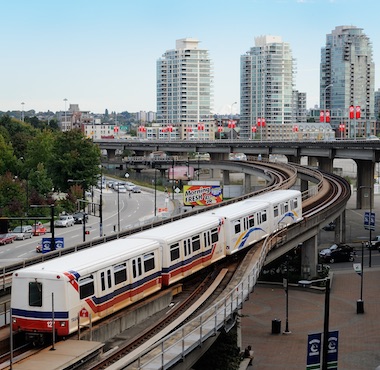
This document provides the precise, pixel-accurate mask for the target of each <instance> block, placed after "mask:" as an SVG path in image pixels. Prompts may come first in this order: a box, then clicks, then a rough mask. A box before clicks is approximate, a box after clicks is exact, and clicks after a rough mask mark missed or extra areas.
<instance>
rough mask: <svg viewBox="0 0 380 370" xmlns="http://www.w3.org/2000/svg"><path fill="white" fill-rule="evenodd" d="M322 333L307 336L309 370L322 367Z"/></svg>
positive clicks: (307, 363)
mask: <svg viewBox="0 0 380 370" xmlns="http://www.w3.org/2000/svg"><path fill="white" fill-rule="evenodd" d="M321 337H322V335H321V333H314V334H309V335H308V338H307V362H306V365H307V366H306V369H307V370H313V369H314V370H315V369H320V367H321V343H322V340H321Z"/></svg>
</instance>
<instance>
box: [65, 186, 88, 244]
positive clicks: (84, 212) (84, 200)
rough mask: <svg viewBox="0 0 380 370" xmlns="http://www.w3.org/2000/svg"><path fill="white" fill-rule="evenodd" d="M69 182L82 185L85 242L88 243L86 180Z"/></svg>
mask: <svg viewBox="0 0 380 370" xmlns="http://www.w3.org/2000/svg"><path fill="white" fill-rule="evenodd" d="M67 182H72V183H75V182H79V183H82V192H83V195H82V196H83V200H82V201H83V242H85V241H86V188H85V186H84V184H85V182H86V180H73V179H68V180H67Z"/></svg>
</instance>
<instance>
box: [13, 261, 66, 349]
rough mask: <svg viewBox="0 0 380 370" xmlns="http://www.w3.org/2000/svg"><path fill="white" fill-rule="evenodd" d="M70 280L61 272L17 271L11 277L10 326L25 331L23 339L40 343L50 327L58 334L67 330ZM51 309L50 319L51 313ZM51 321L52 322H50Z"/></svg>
mask: <svg viewBox="0 0 380 370" xmlns="http://www.w3.org/2000/svg"><path fill="white" fill-rule="evenodd" d="M69 281H70V279H69V278H68V277H67V276H65V275H64V274H62V273H55V272H51V271H44V270H43V269H41V270H40V271H34V272H33V274H30V271H28V269H24V270H20V271H17V272H15V273H14V274H13V280H12V296H11V309H12V329H13V330H14V331H22V332H25V334H26V340H27V341H28V342H33V343H35V344H43V343H44V341H45V337H46V336H47V335H52V333H53V328H55V332H56V333H57V334H58V335H59V336H62V337H64V336H67V335H68V334H69V331H70V327H69V326H70V318H69V302H70V299H69V298H68V295H70V289H68V285H69ZM53 312H54V320H53V314H52V313H53ZM53 321H54V324H53Z"/></svg>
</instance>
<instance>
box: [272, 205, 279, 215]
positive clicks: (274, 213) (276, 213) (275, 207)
mask: <svg viewBox="0 0 380 370" xmlns="http://www.w3.org/2000/svg"><path fill="white" fill-rule="evenodd" d="M273 216H274V217H277V216H278V206H274V208H273Z"/></svg>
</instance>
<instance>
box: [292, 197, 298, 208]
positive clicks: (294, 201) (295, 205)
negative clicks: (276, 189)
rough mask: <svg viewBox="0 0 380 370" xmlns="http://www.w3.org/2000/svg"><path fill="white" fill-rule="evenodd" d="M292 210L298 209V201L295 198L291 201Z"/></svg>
mask: <svg viewBox="0 0 380 370" xmlns="http://www.w3.org/2000/svg"><path fill="white" fill-rule="evenodd" d="M293 208H298V199H297V198H294V199H293Z"/></svg>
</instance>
